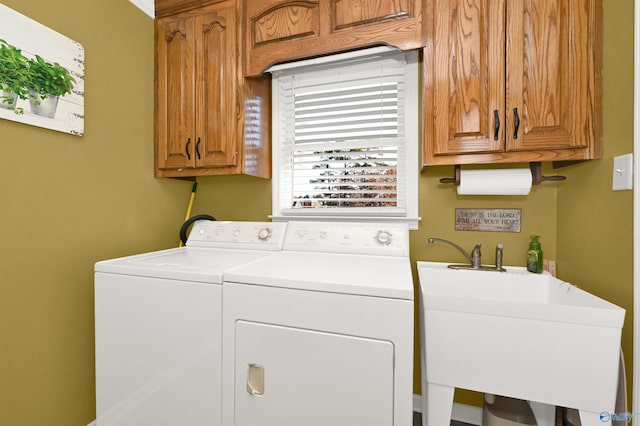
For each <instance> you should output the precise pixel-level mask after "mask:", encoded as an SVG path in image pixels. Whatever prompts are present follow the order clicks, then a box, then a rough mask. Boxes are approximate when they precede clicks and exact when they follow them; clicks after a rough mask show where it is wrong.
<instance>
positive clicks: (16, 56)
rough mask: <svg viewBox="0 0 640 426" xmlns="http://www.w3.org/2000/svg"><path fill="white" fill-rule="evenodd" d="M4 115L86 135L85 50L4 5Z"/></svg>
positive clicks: (0, 35)
mask: <svg viewBox="0 0 640 426" xmlns="http://www.w3.org/2000/svg"><path fill="white" fill-rule="evenodd" d="M0 118H2V119H6V120H12V121H18V122H21V123H26V124H30V125H33V126H39V127H44V128H47V129H52V130H57V131H60V132H66V133H71V134H73V135H78V136H82V134H83V133H84V48H83V47H82V45H80V44H79V43H77V42H75V41H73V40H71V39H69V38H67V37H65V36H63V35H61V34H60V33H57V32H55V31H53V30H51V29H50V28H47V27H45V26H44V25H42V24H40V23H38V22H36V21H34V20H32V19H30V18H28V17H26V16H24V15H22V14H20V13H18V12H16V11H14V10H12V9H10V8H8V7H6V6H4V5H2V4H0Z"/></svg>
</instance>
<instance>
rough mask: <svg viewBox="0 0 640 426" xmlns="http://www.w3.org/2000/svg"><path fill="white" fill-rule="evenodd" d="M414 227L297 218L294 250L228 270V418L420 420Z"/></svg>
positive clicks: (377, 425)
mask: <svg viewBox="0 0 640 426" xmlns="http://www.w3.org/2000/svg"><path fill="white" fill-rule="evenodd" d="M408 247H409V236H408V229H407V227H406V226H401V225H390V224H373V223H362V224H355V223H328V224H327V223H316V222H290V223H289V225H288V227H287V233H286V237H285V243H284V247H283V251H282V252H280V253H277V254H275V255H274V256H272V257H269V258H266V259H260V260H258V261H256V262H253V263H251V264H250V265H246V266H240V267H237V268H232V269H230V270H228V271H227V272H226V273H225V279H224V281H225V282H224V285H223V297H224V301H225V302H224V303H225V308H224V311H223V364H224V365H225V368H224V370H223V424H224V425H225V426H249V425H251V426H275V425H277V426H300V425H305V426H327V425H331V426H342V425H344V426H347V425H348V426H354V425H367V426H392V425H395V426H410V425H412V415H413V413H412V412H413V337H414V308H413V298H414V290H413V279H412V273H411V266H410V261H409V249H408Z"/></svg>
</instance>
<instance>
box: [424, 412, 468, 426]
mask: <svg viewBox="0 0 640 426" xmlns="http://www.w3.org/2000/svg"><path fill="white" fill-rule="evenodd" d="M413 426H422V414H420V413H415V412H414V413H413ZM451 426H471V425H470V424H469V423H460V422H456V421H455V420H451Z"/></svg>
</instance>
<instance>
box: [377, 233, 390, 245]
mask: <svg viewBox="0 0 640 426" xmlns="http://www.w3.org/2000/svg"><path fill="white" fill-rule="evenodd" d="M376 241H377V242H379V243H380V244H384V245H385V246H387V245H389V244H391V233H390V232H389V231H382V230H380V231H378V233H377V234H376Z"/></svg>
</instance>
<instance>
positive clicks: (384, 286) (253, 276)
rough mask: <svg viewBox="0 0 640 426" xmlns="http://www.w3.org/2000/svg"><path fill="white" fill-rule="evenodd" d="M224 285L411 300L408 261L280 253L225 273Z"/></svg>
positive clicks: (327, 254)
mask: <svg viewBox="0 0 640 426" xmlns="http://www.w3.org/2000/svg"><path fill="white" fill-rule="evenodd" d="M224 281H225V282H233V283H240V284H254V285H263V286H270V287H283V288H292V289H300V290H312V291H325V292H330V293H343V294H356V295H363V296H376V297H389V298H395V299H406V300H413V278H412V273H411V264H410V261H409V258H408V257H395V256H370V255H353V254H335V253H313V252H280V253H276V254H274V255H273V256H270V257H268V258H264V259H260V260H257V261H255V262H253V263H251V264H250V265H244V266H239V267H237V268H232V269H229V270H228V271H226V272H225V274H224Z"/></svg>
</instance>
